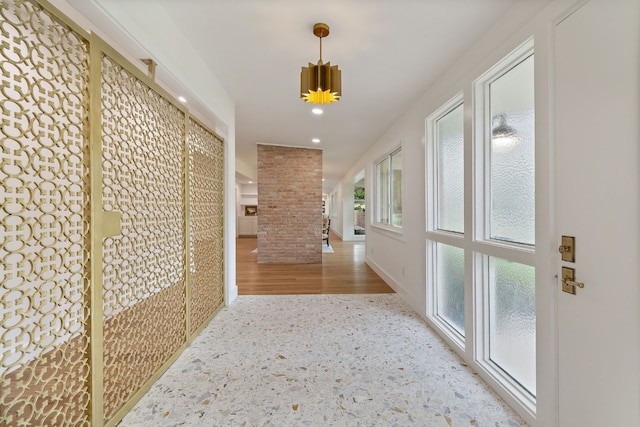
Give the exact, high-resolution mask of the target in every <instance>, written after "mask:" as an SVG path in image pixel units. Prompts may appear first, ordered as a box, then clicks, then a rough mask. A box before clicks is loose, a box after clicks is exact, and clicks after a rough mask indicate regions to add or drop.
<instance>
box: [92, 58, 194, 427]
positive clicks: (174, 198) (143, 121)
mask: <svg viewBox="0 0 640 427" xmlns="http://www.w3.org/2000/svg"><path fill="white" fill-rule="evenodd" d="M101 84H102V173H103V190H102V200H103V205H104V210H105V211H117V212H121V213H122V222H121V227H122V231H121V234H120V235H117V236H114V237H109V238H107V239H105V242H104V247H103V260H104V262H103V266H104V267H103V298H104V300H103V301H104V304H103V307H104V316H105V325H104V399H105V418H106V419H109V418H110V417H111V416H112V415H113V413H114V411H116V410H118V409H119V408H120V407H121V406H122V405H123V404H124V403H125V402H127V401H128V400H129V398H130V396H131V394H133V392H135V391H137V390H138V389H139V388H140V387H141V386H142V385H143V384H144V383H145V381H147V380H148V379H149V378H150V377H151V376H152V375H153V373H154V372H155V371H157V370H158V369H159V368H160V367H161V366H162V364H163V363H164V362H165V361H166V360H167V359H168V358H169V357H170V356H171V355H172V354H173V353H174V352H175V351H176V350H177V349H178V348H179V347H180V346H181V345H182V344H184V342H185V340H186V334H185V325H186V312H185V310H186V308H185V251H184V241H185V236H184V231H185V220H184V212H183V210H184V188H185V186H184V161H183V158H184V148H183V147H184V141H185V137H184V129H185V115H184V113H183V112H182V111H180V110H179V109H178V108H176V107H174V106H173V105H172V104H171V103H169V102H168V101H167V100H165V99H164V98H162V97H161V96H160V95H158V94H157V93H156V92H154V91H152V90H151V89H150V88H149V87H148V86H147V85H146V84H144V83H142V82H141V81H140V80H139V79H137V78H136V77H134V76H133V75H132V74H131V73H129V72H128V71H126V70H125V69H124V68H122V67H121V66H120V65H118V64H116V63H115V62H114V61H113V60H111V59H110V58H108V57H106V56H103V58H102V81H101Z"/></svg>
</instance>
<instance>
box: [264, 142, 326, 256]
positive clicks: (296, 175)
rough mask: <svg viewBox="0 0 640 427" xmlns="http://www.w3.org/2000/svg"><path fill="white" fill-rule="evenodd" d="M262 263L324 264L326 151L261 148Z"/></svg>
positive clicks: (276, 147)
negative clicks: (324, 171) (323, 174)
mask: <svg viewBox="0 0 640 427" xmlns="http://www.w3.org/2000/svg"><path fill="white" fill-rule="evenodd" d="M258 263H260V264H319V263H322V151H320V150H312V149H308V148H291V147H280V146H274V145H260V144H259V145H258Z"/></svg>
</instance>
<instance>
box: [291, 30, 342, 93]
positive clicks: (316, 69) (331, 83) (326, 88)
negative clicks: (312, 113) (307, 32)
mask: <svg viewBox="0 0 640 427" xmlns="http://www.w3.org/2000/svg"><path fill="white" fill-rule="evenodd" d="M313 34H314V35H315V36H316V37H319V38H320V59H319V60H318V63H317V64H315V65H314V64H312V63H311V62H310V63H309V66H308V67H302V71H301V72H300V98H302V99H304V100H305V102H309V103H311V104H331V103H332V102H336V101H339V100H340V97H341V96H342V72H341V71H340V70H339V69H338V66H337V65H331V63H329V62H327V63H326V64H323V62H322V38H323V37H327V36H328V35H329V26H328V25H327V24H323V23H317V24H315V25H314V26H313Z"/></svg>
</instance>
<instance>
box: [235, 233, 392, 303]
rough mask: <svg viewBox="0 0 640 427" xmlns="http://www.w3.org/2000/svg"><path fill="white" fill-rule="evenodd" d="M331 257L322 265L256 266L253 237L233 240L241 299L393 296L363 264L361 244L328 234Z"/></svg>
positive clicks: (329, 255)
mask: <svg viewBox="0 0 640 427" xmlns="http://www.w3.org/2000/svg"><path fill="white" fill-rule="evenodd" d="M329 242H330V243H331V246H332V247H333V250H334V253H332V254H323V255H322V264H258V255H257V254H255V253H251V251H252V250H254V249H255V248H256V247H257V246H258V242H257V239H256V238H255V237H240V238H238V239H236V283H237V284H238V293H239V294H240V295H292V294H371V293H374V294H375V293H393V292H394V291H393V289H391V288H390V287H389V285H387V284H386V283H385V282H384V281H383V280H382V279H381V278H380V276H378V275H377V274H376V272H375V271H373V269H372V268H371V267H369V266H368V265H367V264H366V263H365V244H364V242H343V241H342V240H340V239H338V237H337V236H336V235H335V234H333V233H331V234H330V238H329Z"/></svg>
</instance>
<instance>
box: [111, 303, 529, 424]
mask: <svg viewBox="0 0 640 427" xmlns="http://www.w3.org/2000/svg"><path fill="white" fill-rule="evenodd" d="M120 426H122V427H125V426H358V427H359V426H363V427H364V426H426V427H458V426H474V427H489V426H491V427H497V426H509V427H516V426H526V424H525V422H524V421H523V420H522V419H520V418H519V417H518V416H517V415H516V414H515V413H514V412H513V411H512V410H511V409H509V408H508V407H507V406H506V405H505V404H504V402H502V401H501V400H500V398H499V397H497V396H496V395H495V393H493V392H492V391H491V390H490V389H489V388H488V386H487V385H485V384H484V383H483V382H482V380H481V379H480V378H479V377H478V376H477V375H476V374H474V373H473V372H472V371H471V370H470V369H469V368H468V367H466V365H465V364H464V363H463V361H462V360H461V359H460V358H459V357H458V356H457V355H456V354H455V353H454V352H453V351H452V350H450V349H449V348H448V347H446V346H445V344H444V343H443V342H442V340H441V339H440V338H439V337H438V336H436V335H435V333H434V332H432V331H431V330H430V329H429V328H428V327H427V326H426V324H425V322H424V321H423V320H422V319H421V318H420V317H419V316H417V315H416V314H415V313H414V312H413V311H412V309H411V308H410V307H409V306H408V305H407V304H405V303H404V302H403V301H402V300H401V298H400V297H399V296H398V295H396V294H375V295H373V294H371V295H291V296H240V297H238V299H237V300H236V301H235V302H234V303H233V304H232V305H231V306H229V307H226V308H224V309H223V310H222V311H221V312H220V313H219V314H218V315H217V316H216V317H215V318H214V319H213V320H212V321H211V323H210V324H209V325H208V326H207V327H206V328H205V329H204V331H203V332H202V333H201V334H200V336H198V338H196V340H195V341H194V342H193V343H192V345H191V346H190V347H189V348H188V349H187V350H185V352H184V353H183V354H182V355H181V356H180V357H179V358H178V360H177V361H176V362H175V363H174V364H173V365H172V366H171V367H170V368H169V370H168V371H167V372H166V373H165V374H164V375H163V376H162V378H160V380H159V381H158V382H157V383H156V384H154V385H153V386H152V388H151V389H150V390H149V392H148V393H147V394H146V395H145V396H144V397H143V398H142V399H141V400H140V401H139V402H138V404H137V405H136V406H135V407H134V408H133V409H132V410H131V411H130V412H129V413H128V414H127V415H126V416H125V417H124V419H123V420H122V422H121V424H120Z"/></svg>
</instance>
